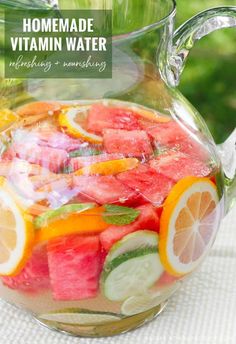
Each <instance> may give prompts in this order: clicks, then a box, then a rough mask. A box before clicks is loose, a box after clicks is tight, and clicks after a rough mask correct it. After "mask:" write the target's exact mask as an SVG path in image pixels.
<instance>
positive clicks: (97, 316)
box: [38, 308, 122, 325]
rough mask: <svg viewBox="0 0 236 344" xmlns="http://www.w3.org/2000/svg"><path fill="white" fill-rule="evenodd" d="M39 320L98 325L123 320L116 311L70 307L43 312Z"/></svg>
mask: <svg viewBox="0 0 236 344" xmlns="http://www.w3.org/2000/svg"><path fill="white" fill-rule="evenodd" d="M38 318H39V320H40V319H42V320H46V321H53V322H59V323H61V324H70V325H98V324H103V323H108V322H114V321H119V320H121V318H122V316H119V315H117V314H115V313H108V312H96V311H90V310H86V309H78V308H69V309H64V310H59V311H55V312H51V313H46V314H41V315H40V316H39V317H38Z"/></svg>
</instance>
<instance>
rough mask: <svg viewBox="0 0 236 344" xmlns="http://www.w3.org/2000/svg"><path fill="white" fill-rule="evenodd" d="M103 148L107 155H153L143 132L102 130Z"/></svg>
mask: <svg viewBox="0 0 236 344" xmlns="http://www.w3.org/2000/svg"><path fill="white" fill-rule="evenodd" d="M103 139H104V147H105V149H106V151H107V152H108V153H123V154H126V155H129V156H142V155H150V154H152V153H153V150H152V146H151V143H150V140H149V138H148V135H147V133H146V132H145V131H144V130H132V131H128V130H114V129H107V130H104V136H103Z"/></svg>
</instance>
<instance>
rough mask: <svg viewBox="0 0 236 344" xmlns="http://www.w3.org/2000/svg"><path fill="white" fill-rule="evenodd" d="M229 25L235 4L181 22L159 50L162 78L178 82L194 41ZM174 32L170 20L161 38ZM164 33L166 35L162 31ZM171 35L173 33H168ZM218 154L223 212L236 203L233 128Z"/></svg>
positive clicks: (235, 133)
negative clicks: (223, 198) (223, 199)
mask: <svg viewBox="0 0 236 344" xmlns="http://www.w3.org/2000/svg"><path fill="white" fill-rule="evenodd" d="M228 27H236V6H233V7H232V6H229V7H217V8H212V9H209V10H206V11H203V12H201V13H199V14H197V15H196V16H194V17H192V18H191V19H189V20H188V21H187V22H185V23H184V24H183V25H182V26H180V27H179V28H178V29H177V30H176V31H175V32H174V35H173V43H172V44H170V42H168V43H167V46H165V47H163V46H162V49H160V50H159V54H158V57H159V69H160V73H161V76H162V78H163V79H164V81H165V82H166V83H167V85H169V86H170V87H176V86H177V85H178V84H179V81H180V76H181V73H182V71H183V69H184V66H185V62H186V59H187V57H188V54H189V53H190V51H191V49H192V47H193V46H194V43H195V42H196V41H198V40H199V39H201V38H202V37H204V36H206V35H208V34H209V33H211V32H213V31H216V30H219V29H222V28H228ZM172 32H173V25H172V23H171V22H170V24H169V26H167V28H166V32H165V33H164V38H165V39H164V40H163V42H164V41H165V42H166V41H167V40H166V37H167V36H170V35H171V33H172ZM165 34H166V35H165ZM171 36H172V35H171ZM218 151H219V155H220V157H221V161H222V165H223V172H224V182H225V190H226V213H227V212H228V211H229V209H231V207H232V206H233V205H234V204H236V129H235V130H234V131H233V133H232V134H231V135H230V137H229V138H228V139H227V140H226V141H225V142H224V143H222V144H221V145H219V146H218Z"/></svg>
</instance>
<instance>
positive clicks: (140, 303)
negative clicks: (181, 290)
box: [121, 283, 179, 316]
mask: <svg viewBox="0 0 236 344" xmlns="http://www.w3.org/2000/svg"><path fill="white" fill-rule="evenodd" d="M178 287H179V284H178V283H175V284H174V285H172V286H170V287H167V288H163V290H159V291H158V292H155V293H146V294H144V295H136V296H131V297H130V298H128V299H127V300H125V301H124V303H123V304H122V306H121V313H122V314H124V315H126V316H131V315H135V314H138V313H142V312H145V311H147V310H149V309H151V308H153V307H156V306H158V305H160V304H161V303H162V302H164V301H166V300H167V299H168V298H169V297H170V296H171V295H172V294H173V293H174V292H175V291H176V290H177V289H178Z"/></svg>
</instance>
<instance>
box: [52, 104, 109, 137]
mask: <svg viewBox="0 0 236 344" xmlns="http://www.w3.org/2000/svg"><path fill="white" fill-rule="evenodd" d="M87 110H88V107H74V108H69V109H64V110H63V111H62V112H61V113H60V115H59V117H58V120H59V124H60V126H61V127H62V128H63V129H65V130H66V132H67V133H68V134H69V135H71V136H74V137H76V138H81V139H84V140H86V141H88V142H92V143H102V141H103V140H102V137H101V136H98V135H95V134H92V133H89V132H88V131H86V130H85V129H84V128H83V126H82V124H83V122H84V121H85V119H84V117H85V115H87Z"/></svg>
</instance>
